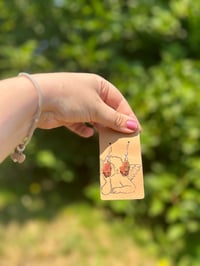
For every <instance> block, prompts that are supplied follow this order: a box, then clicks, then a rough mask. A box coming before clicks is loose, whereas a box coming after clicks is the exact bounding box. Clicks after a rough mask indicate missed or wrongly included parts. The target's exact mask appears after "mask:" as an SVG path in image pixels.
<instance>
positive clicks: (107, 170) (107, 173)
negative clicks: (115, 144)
mask: <svg viewBox="0 0 200 266" xmlns="http://www.w3.org/2000/svg"><path fill="white" fill-rule="evenodd" d="M109 145H110V149H109V152H108V155H107V156H106V162H105V163H104V165H103V169H102V173H103V175H104V176H105V177H109V176H111V171H112V166H111V161H110V154H111V152H112V146H111V143H109Z"/></svg>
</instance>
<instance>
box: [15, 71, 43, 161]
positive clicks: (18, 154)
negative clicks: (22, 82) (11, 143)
mask: <svg viewBox="0 0 200 266" xmlns="http://www.w3.org/2000/svg"><path fill="white" fill-rule="evenodd" d="M18 76H24V77H26V78H28V79H29V80H30V81H31V82H32V83H33V85H34V87H35V89H36V90H37V93H38V106H37V111H36V113H35V115H34V118H33V122H32V124H31V126H30V128H29V130H28V133H27V136H26V137H25V138H24V140H23V141H22V143H20V144H19V145H18V146H17V147H16V148H15V150H14V152H13V154H12V155H11V159H12V160H13V162H18V163H23V162H24V160H25V159H26V156H25V154H24V153H23V151H24V150H25V148H26V146H27V144H28V143H29V142H30V140H31V137H32V135H33V132H34V130H35V128H36V124H37V123H38V121H39V118H40V115H41V111H42V92H41V88H40V86H39V84H38V83H37V81H36V80H35V79H33V77H32V76H31V75H29V74H28V73H24V72H23V73H19V75H18Z"/></svg>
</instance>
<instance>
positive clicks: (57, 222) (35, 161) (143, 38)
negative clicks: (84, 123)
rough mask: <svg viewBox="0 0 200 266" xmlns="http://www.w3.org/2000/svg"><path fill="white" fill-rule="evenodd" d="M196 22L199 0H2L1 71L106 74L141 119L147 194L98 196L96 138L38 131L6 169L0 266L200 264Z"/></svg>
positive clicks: (0, 201) (199, 21)
mask: <svg viewBox="0 0 200 266" xmlns="http://www.w3.org/2000/svg"><path fill="white" fill-rule="evenodd" d="M199 29H200V2H199V1H193V0H171V1H165V0H157V1H156V0H95V1H92V0H90V1H89V0H88V1H86V0H74V1H70V0H54V1H53V0H42V1H41V0H35V1H28V0H10V1H7V0H1V1H0V78H1V79H3V78H6V77H10V76H16V75H17V74H18V72H21V71H25V72H29V73H36V72H54V71H70V72H72V71H76V72H93V73H97V74H99V75H102V76H103V77H105V78H106V79H108V80H110V81H111V82H112V83H113V84H115V85H116V86H117V87H118V88H119V89H120V90H121V92H122V93H123V94H124V95H125V97H126V98H127V100H128V101H129V103H130V105H131V106H132V107H133V109H134V111H135V113H136V114H137V116H138V118H139V120H140V122H141V124H142V127H143V131H142V135H141V144H142V151H143V154H142V157H143V168H144V179H145V194H146V196H145V199H144V200H138V201H115V202H112V201H111V202H103V201H101V200H100V197H99V157H98V156H99V154H98V135H97V134H96V135H95V136H94V137H92V138H91V139H82V138H80V137H78V136H75V135H74V134H72V133H70V132H68V131H67V130H66V129H64V128H60V129H55V130H51V131H42V130H36V132H35V134H34V137H33V139H32V141H31V143H30V145H29V147H28V151H27V152H28V156H27V157H28V158H27V160H26V162H25V163H24V164H23V165H15V164H13V163H12V162H11V160H10V159H9V158H8V159H7V160H6V161H5V162H4V163H2V164H1V166H0V266H21V265H23V266H40V265H41V266H46V265H48V266H49V265H54V266H76V265H77V266H102V265H110V266H129V265H130V266H132V265H135V266H147V265H148V266H151V265H152V266H197V265H199V261H200V240H199V239H200V178H199V177H200V157H199V155H200V130H199V129H200V122H199V121H200V119H199V114H200V31H199ZM10 89H11V90H12V88H10ZM16 100H17V99H16ZM11 108H12V106H11ZM1 145H3V143H1Z"/></svg>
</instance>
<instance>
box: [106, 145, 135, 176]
mask: <svg viewBox="0 0 200 266" xmlns="http://www.w3.org/2000/svg"><path fill="white" fill-rule="evenodd" d="M129 144H130V141H128V143H127V145H126V151H125V153H124V159H123V160H122V165H121V166H120V167H119V171H120V173H121V175H122V176H128V174H129V170H130V163H129V161H128V147H129ZM109 145H110V149H109V152H108V155H107V156H106V162H105V163H104V165H103V169H102V173H103V175H104V176H105V177H110V176H111V171H112V163H111V153H112V146H111V143H109Z"/></svg>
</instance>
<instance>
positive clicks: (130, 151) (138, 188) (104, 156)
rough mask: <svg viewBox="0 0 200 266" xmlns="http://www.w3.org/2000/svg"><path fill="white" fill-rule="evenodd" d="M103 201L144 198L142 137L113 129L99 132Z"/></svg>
mask: <svg viewBox="0 0 200 266" xmlns="http://www.w3.org/2000/svg"><path fill="white" fill-rule="evenodd" d="M99 146H100V194H101V199H102V200H130V199H142V198H144V182H143V171H142V157H141V146H140V135H139V134H138V133H137V134H132V135H129V134H122V133H119V132H116V131H113V130H111V129H107V128H104V129H101V131H100V132H99Z"/></svg>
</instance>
